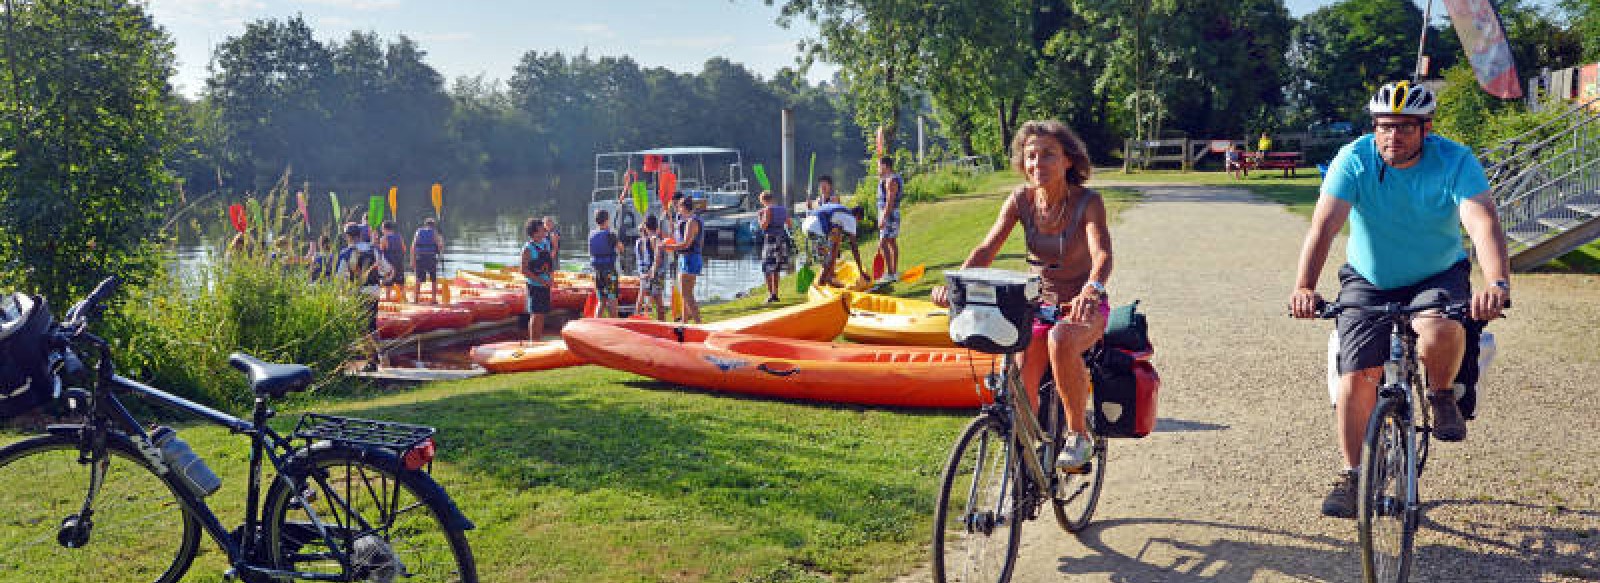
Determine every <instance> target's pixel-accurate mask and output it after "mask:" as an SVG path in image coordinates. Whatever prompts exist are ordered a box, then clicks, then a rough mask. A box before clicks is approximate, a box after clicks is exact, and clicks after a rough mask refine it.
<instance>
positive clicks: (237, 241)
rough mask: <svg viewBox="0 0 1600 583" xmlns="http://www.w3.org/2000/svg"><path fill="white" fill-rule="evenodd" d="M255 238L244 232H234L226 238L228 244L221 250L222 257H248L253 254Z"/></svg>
mask: <svg viewBox="0 0 1600 583" xmlns="http://www.w3.org/2000/svg"><path fill="white" fill-rule="evenodd" d="M255 247H256V245H255V239H252V238H251V237H250V236H249V235H246V234H244V233H236V234H234V236H233V238H232V239H230V240H228V246H227V247H224V248H223V250H222V258H223V259H234V258H240V259H243V258H245V257H250V256H251V255H254V254H255Z"/></svg>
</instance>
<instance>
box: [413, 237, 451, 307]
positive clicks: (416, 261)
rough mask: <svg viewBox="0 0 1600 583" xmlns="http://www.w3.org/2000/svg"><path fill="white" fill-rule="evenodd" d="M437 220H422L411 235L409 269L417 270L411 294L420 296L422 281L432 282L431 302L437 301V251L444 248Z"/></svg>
mask: <svg viewBox="0 0 1600 583" xmlns="http://www.w3.org/2000/svg"><path fill="white" fill-rule="evenodd" d="M438 224H439V222H438V221H437V220H435V219H434V218H433V217H428V218H426V219H423V220H422V228H420V229H417V233H416V234H415V235H412V236H411V269H413V270H415V271H416V272H417V287H416V291H415V292H414V294H413V295H415V296H416V297H417V298H418V299H420V298H422V282H423V281H424V280H426V281H427V282H428V283H430V284H432V286H433V287H432V289H433V302H434V303H439V252H440V251H442V250H443V249H444V237H441V236H439V231H438Z"/></svg>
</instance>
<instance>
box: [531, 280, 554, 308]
mask: <svg viewBox="0 0 1600 583" xmlns="http://www.w3.org/2000/svg"><path fill="white" fill-rule="evenodd" d="M528 313H529V314H548V313H550V288H548V287H545V286H542V285H538V286H535V285H530V286H528Z"/></svg>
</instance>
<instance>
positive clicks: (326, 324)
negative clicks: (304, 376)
mask: <svg viewBox="0 0 1600 583" xmlns="http://www.w3.org/2000/svg"><path fill="white" fill-rule="evenodd" d="M286 184H287V179H285V180H283V181H280V182H279V186H278V188H275V189H274V190H273V192H272V193H271V194H269V196H268V197H267V199H266V204H264V205H262V206H263V212H262V216H263V220H262V221H256V220H254V219H252V224H251V225H250V228H249V229H248V232H247V233H245V234H244V236H245V237H246V238H248V239H249V240H250V241H251V242H250V243H249V244H247V245H242V246H240V247H239V250H238V251H236V252H234V253H232V254H231V255H229V256H226V257H218V256H213V257H211V258H210V259H209V260H208V261H207V262H206V264H205V265H204V266H203V267H201V268H199V270H198V271H197V272H190V273H183V274H178V273H174V272H173V270H168V273H167V275H165V276H164V277H159V278H157V279H155V280H153V281H151V282H149V283H147V284H145V285H142V286H139V287H135V288H130V289H125V290H124V291H123V292H122V293H121V294H119V295H120V296H121V297H122V298H123V299H124V303H122V305H121V308H120V309H118V310H117V311H116V312H115V313H114V314H113V316H112V317H111V318H110V319H109V320H108V322H107V324H106V330H105V331H106V334H105V336H106V337H107V338H108V339H110V340H111V341H112V342H114V344H115V348H114V352H115V353H116V355H117V358H118V365H119V367H120V368H122V369H123V370H125V371H127V372H128V373H129V374H130V375H131V376H136V377H138V378H142V379H144V380H147V381H149V382H151V383H153V384H155V385H157V386H159V387H162V388H163V389H166V390H169V391H171V392H173V393H176V394H179V395H182V396H184V397H187V398H191V399H195V400H197V401H200V402H203V403H208V404H211V405H215V406H220V407H243V406H245V405H248V404H249V403H250V401H251V398H252V396H251V394H250V392H249V391H248V390H245V389H244V388H243V387H244V383H243V377H242V376H241V375H240V374H239V373H237V372H234V371H233V370H232V369H231V368H230V367H229V366H228V364H227V360H228V355H229V354H231V353H233V352H236V351H238V352H246V353H249V354H251V355H253V356H256V357H259V358H262V359H265V360H268V361H272V362H294V363H299V364H305V365H308V366H311V367H312V368H313V370H315V371H316V372H317V373H318V375H319V379H320V381H319V383H321V384H326V383H327V382H329V381H331V380H332V379H334V378H335V377H334V373H336V372H337V370H338V367H339V365H340V364H341V363H343V362H344V361H345V360H346V359H347V358H348V357H349V356H351V353H352V348H353V347H354V346H355V345H356V343H357V341H358V340H359V339H360V338H361V336H362V335H363V334H365V332H366V324H367V320H366V315H365V311H364V310H363V308H362V305H361V300H360V295H359V293H358V292H357V290H356V289H355V287H354V285H353V284H351V283H350V282H348V281H347V280H346V279H345V278H341V277H332V278H325V279H324V280H323V281H321V282H318V283H312V282H311V281H310V277H309V274H310V270H309V268H308V267H307V266H306V265H305V264H304V263H303V260H301V259H300V258H298V257H295V256H293V255H294V253H293V251H294V250H297V249H300V248H302V246H301V245H300V244H298V243H297V242H296V240H295V239H296V237H295V236H294V235H293V233H295V232H296V231H297V230H299V229H297V228H296V227H298V226H299V224H298V223H295V222H294V219H293V218H292V217H291V216H290V214H289V213H288V212H286V210H285V207H287V206H288V205H289V204H291V203H289V201H290V200H291V196H290V195H289V192H288V189H287V186H286ZM217 220H223V221H226V219H225V218H222V217H218V219H217ZM257 222H265V223H267V224H266V225H259V226H258V225H256V224H255V223H257ZM269 241H270V244H269ZM268 248H274V249H276V250H277V252H275V253H268V252H264V250H265V249H268Z"/></svg>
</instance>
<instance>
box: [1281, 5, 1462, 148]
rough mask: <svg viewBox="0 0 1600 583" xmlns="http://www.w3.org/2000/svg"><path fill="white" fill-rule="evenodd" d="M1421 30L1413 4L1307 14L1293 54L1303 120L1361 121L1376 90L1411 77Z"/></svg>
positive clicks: (1335, 7) (1297, 31)
mask: <svg viewBox="0 0 1600 583" xmlns="http://www.w3.org/2000/svg"><path fill="white" fill-rule="evenodd" d="M1421 30H1422V11H1421V10H1419V9H1418V8H1417V6H1416V5H1415V4H1413V3H1412V2H1411V0H1343V1H1341V2H1337V3H1334V4H1331V5H1329V6H1324V7H1322V8H1319V9H1317V10H1316V11H1314V12H1312V13H1310V14H1307V15H1306V16H1305V17H1304V18H1303V19H1301V21H1300V25H1299V26H1297V27H1296V28H1295V30H1294V44H1293V54H1292V58H1293V59H1294V61H1295V62H1294V65H1295V67H1296V69H1297V78H1296V79H1295V83H1294V93H1295V97H1296V102H1297V104H1298V105H1299V107H1300V108H1301V109H1302V110H1304V113H1305V115H1306V116H1308V117H1309V119H1308V120H1307V121H1313V120H1358V119H1363V118H1364V117H1365V113H1364V112H1365V105H1366V102H1367V100H1368V99H1370V98H1371V97H1372V93H1373V92H1374V91H1377V89H1378V87H1379V86H1381V85H1383V84H1384V83H1386V82H1389V81H1394V80H1400V79H1410V78H1411V72H1412V70H1413V68H1414V66H1415V62H1414V61H1415V59H1416V53H1417V40H1418V36H1419V34H1420V31H1421ZM1429 34H1430V35H1435V36H1434V38H1438V37H1437V35H1438V32H1437V31H1432V32H1430V33H1429Z"/></svg>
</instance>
